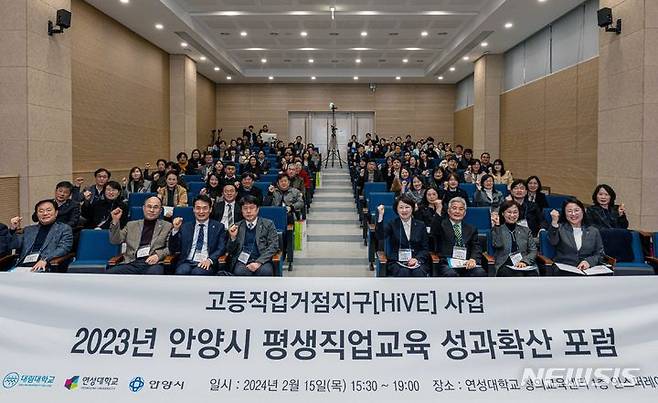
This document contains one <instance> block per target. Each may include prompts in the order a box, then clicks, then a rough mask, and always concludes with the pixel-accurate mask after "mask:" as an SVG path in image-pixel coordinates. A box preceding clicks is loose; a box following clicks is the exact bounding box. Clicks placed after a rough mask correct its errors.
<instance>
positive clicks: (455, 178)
mask: <svg viewBox="0 0 658 403" xmlns="http://www.w3.org/2000/svg"><path fill="white" fill-rule="evenodd" d="M442 196H443V209H444V210H447V209H448V203H450V200H452V199H453V198H455V197H460V198H462V199H464V200H466V201H467V203H468V194H467V193H466V191H465V190H464V189H462V188H460V187H459V175H458V174H456V173H450V174H448V180H447V181H446V183H445V186H444V192H443V195H442Z"/></svg>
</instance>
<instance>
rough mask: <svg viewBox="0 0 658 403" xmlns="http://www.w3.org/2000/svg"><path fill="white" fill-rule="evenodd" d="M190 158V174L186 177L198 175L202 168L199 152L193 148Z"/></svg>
mask: <svg viewBox="0 0 658 403" xmlns="http://www.w3.org/2000/svg"><path fill="white" fill-rule="evenodd" d="M190 156H191V158H190V160H189V162H188V163H189V166H190V173H189V174H188V175H199V174H200V172H199V169H201V167H202V166H203V158H202V156H201V150H199V149H198V148H195V149H194V150H192V154H190Z"/></svg>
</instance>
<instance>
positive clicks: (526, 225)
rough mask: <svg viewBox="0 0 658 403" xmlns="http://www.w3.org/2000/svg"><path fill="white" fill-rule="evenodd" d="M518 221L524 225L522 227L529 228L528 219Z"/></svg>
mask: <svg viewBox="0 0 658 403" xmlns="http://www.w3.org/2000/svg"><path fill="white" fill-rule="evenodd" d="M516 223H517V224H518V225H520V226H522V227H526V228H529V227H528V220H519V221H517V222H516Z"/></svg>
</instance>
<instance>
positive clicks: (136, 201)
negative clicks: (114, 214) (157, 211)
mask: <svg viewBox="0 0 658 403" xmlns="http://www.w3.org/2000/svg"><path fill="white" fill-rule="evenodd" d="M157 195H158V194H157V193H151V192H148V193H135V192H133V193H131V194H129V195H128V207H129V208H130V207H136V206H138V207H142V206H143V205H144V202H145V201H146V199H148V198H149V197H153V196H157Z"/></svg>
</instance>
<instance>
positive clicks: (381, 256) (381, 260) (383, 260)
mask: <svg viewBox="0 0 658 403" xmlns="http://www.w3.org/2000/svg"><path fill="white" fill-rule="evenodd" d="M377 259H378V260H379V263H380V264H386V263H387V262H388V258H387V257H386V253H384V251H381V250H380V251H377Z"/></svg>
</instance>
